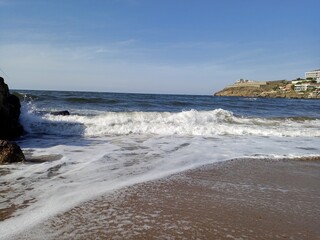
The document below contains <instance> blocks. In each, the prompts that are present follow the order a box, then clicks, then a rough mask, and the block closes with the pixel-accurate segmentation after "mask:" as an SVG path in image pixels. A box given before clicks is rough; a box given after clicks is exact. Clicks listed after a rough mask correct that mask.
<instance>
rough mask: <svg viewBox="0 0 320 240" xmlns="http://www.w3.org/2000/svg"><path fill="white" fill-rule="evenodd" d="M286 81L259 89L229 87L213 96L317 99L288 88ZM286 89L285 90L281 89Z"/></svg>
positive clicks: (269, 84)
mask: <svg viewBox="0 0 320 240" xmlns="http://www.w3.org/2000/svg"><path fill="white" fill-rule="evenodd" d="M289 85H290V84H289V82H288V81H284V80H282V81H269V82H266V85H263V86H260V87H249V86H246V87H244V86H241V85H240V84H239V85H231V86H229V87H226V88H224V89H223V90H221V91H219V92H216V93H215V94H214V96H224V97H262V98H319V97H318V96H313V95H312V94H310V92H295V91H294V90H293V89H292V88H291V87H290V88H288V86H289ZM284 87H286V90H281V88H284Z"/></svg>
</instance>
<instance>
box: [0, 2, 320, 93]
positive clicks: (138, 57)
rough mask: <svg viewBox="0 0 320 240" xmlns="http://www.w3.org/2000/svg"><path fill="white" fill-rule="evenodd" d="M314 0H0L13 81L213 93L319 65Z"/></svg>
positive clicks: (2, 61) (1, 58) (1, 56)
mask: <svg viewBox="0 0 320 240" xmlns="http://www.w3.org/2000/svg"><path fill="white" fill-rule="evenodd" d="M319 9H320V1H319V0H76V1H73V0H0V29H1V30H0V76H2V77H4V79H5V81H6V82H7V83H8V85H9V87H10V88H11V89H35V90H75V91H101V92H132V93H167V94H201V95H210V94H213V93H214V92H216V91H218V90H221V89H222V88H224V87H225V86H227V85H229V84H232V83H233V82H235V81H236V80H238V79H240V78H244V79H251V80H257V81H265V80H279V79H287V80H292V79H295V78H297V77H304V72H306V71H310V70H314V69H319V68H320V31H319V29H320V14H319Z"/></svg>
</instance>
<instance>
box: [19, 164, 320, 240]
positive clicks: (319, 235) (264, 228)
mask: <svg viewBox="0 0 320 240" xmlns="http://www.w3.org/2000/svg"><path fill="white" fill-rule="evenodd" d="M319 182H320V162H319V161H300V160H266V159H261V160H256V159H255V160H253V159H251V160H248V159H247V160H233V161H228V162H223V163H218V164H212V165H207V166H203V167H201V168H198V169H195V170H191V171H187V172H183V173H180V174H176V175H173V176H170V177H169V178H166V179H161V180H156V181H151V182H147V183H142V184H137V185H135V186H132V187H128V188H125V189H121V190H119V191H117V192H115V193H112V194H109V195H105V196H102V197H100V198H99V199H95V200H92V201H89V202H86V203H84V204H82V205H80V206H78V207H75V208H73V209H71V210H70V211H68V212H66V213H64V214H61V215H58V216H56V217H55V218H53V219H51V220H50V221H47V222H44V223H43V224H41V226H38V227H37V228H35V229H32V230H31V231H29V232H28V233H24V234H23V235H19V236H16V237H15V238H16V239H44V238H46V239H309V240H310V239H320V228H319V223H320V185H319Z"/></svg>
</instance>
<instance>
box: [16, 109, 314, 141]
mask: <svg viewBox="0 0 320 240" xmlns="http://www.w3.org/2000/svg"><path fill="white" fill-rule="evenodd" d="M22 120H23V122H24V125H25V126H26V128H27V130H28V131H29V132H36V133H46V134H59V135H60V134H65V135H79V136H86V137H95V136H110V135H127V134H152V135H154V134H156V135H172V134H175V135H179V136H206V137H214V136H219V135H236V136H246V135H251V136H278V137H319V136H320V129H319V127H318V126H319V124H320V120H303V121H302V120H301V121H295V120H293V119H278V120H276V119H264V118H245V117H236V116H234V115H233V113H232V112H230V111H226V110H223V109H216V110H213V111H196V110H190V111H184V112H179V113H170V112H120V113H117V112H107V113H103V114H100V115H95V116H80V115H71V116H53V115H50V114H47V115H45V116H42V117H40V116H34V114H32V113H30V112H29V113H28V114H25V115H24V117H23V118H22Z"/></svg>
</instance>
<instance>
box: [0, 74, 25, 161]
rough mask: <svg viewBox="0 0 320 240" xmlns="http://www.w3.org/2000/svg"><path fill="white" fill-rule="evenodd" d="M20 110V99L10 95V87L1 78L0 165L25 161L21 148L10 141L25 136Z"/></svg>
mask: <svg viewBox="0 0 320 240" xmlns="http://www.w3.org/2000/svg"><path fill="white" fill-rule="evenodd" d="M20 108H21V105H20V100H19V98H18V97H16V96H15V95H13V94H10V92H9V88H8V85H7V84H5V82H4V79H3V78H2V77H0V139H2V140H0V164H4V163H15V162H23V161H25V156H24V154H23V152H22V151H21V149H20V147H19V146H18V145H17V144H16V143H12V142H9V141H8V140H11V139H15V138H18V137H20V136H21V135H22V134H23V127H22V125H21V124H20V122H19V117H20Z"/></svg>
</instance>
